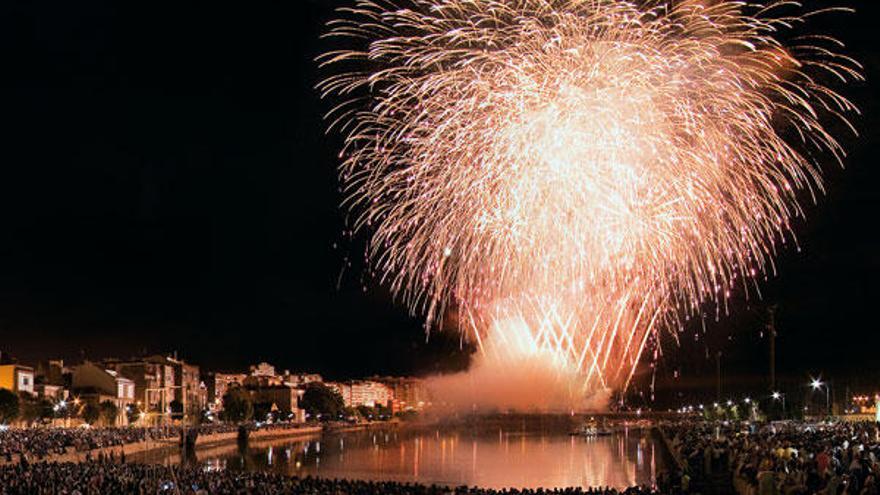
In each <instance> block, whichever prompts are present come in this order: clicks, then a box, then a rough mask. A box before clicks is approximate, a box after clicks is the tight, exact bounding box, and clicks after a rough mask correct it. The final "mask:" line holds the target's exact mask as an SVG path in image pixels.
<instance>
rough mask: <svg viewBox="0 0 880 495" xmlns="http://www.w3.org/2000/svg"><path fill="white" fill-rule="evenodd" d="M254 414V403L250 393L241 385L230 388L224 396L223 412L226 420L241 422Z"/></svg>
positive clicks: (223, 417) (222, 416)
mask: <svg viewBox="0 0 880 495" xmlns="http://www.w3.org/2000/svg"><path fill="white" fill-rule="evenodd" d="M253 416H254V403H253V401H252V400H251V396H250V394H248V393H247V391H246V390H244V389H242V388H241V387H233V388H230V389H229V391H227V392H226V395H224V396H223V414H222V415H221V418H222V419H223V420H225V421H232V422H235V423H239V422H241V421H247V420H249V419H251V418H252V417H253Z"/></svg>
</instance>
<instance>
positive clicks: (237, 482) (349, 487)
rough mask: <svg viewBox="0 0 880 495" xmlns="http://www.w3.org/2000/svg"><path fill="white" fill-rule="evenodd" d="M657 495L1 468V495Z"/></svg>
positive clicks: (90, 466)
mask: <svg viewBox="0 0 880 495" xmlns="http://www.w3.org/2000/svg"><path fill="white" fill-rule="evenodd" d="M111 493H119V494H122V493H125V494H139V495H147V494H150V495H152V494H181V495H208V494H223V495H227V494H230V495H233V494H247V495H276V494H279V495H280V494H288V495H539V494H540V495H656V494H658V493H659V492H657V491H655V490H654V489H653V488H650V487H643V488H639V487H635V488H629V489H626V490H622V491H618V490H615V489H613V488H592V489H588V488H563V489H538V490H532V489H525V490H517V489H507V490H493V489H485V488H470V487H458V488H450V487H443V486H437V485H421V484H413V483H398V482H377V481H356V480H342V479H320V478H295V477H288V476H284V475H281V474H275V473H266V472H239V471H206V470H204V469H197V468H192V467H167V466H157V465H146V464H127V463H123V462H117V461H116V459H113V460H111V459H109V458H105V459H103V461H101V462H97V461H95V462H82V463H23V464H15V465H7V466H2V467H0V495H24V494H28V495H30V494H39V495H98V494H111Z"/></svg>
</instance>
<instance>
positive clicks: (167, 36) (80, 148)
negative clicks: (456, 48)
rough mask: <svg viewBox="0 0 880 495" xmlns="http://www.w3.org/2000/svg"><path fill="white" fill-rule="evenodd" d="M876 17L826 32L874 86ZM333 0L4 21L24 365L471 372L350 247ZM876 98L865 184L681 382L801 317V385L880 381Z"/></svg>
mask: <svg viewBox="0 0 880 495" xmlns="http://www.w3.org/2000/svg"><path fill="white" fill-rule="evenodd" d="M873 3H874V2H872V1H870V0H863V1H858V0H852V1H851V2H850V3H849V4H850V5H853V6H856V7H857V8H859V14H857V15H850V16H839V17H838V20H837V21H833V23H832V24H827V25H825V26H823V27H824V28H827V30H828V31H830V32H832V33H833V34H835V35H837V36H839V37H840V38H842V39H843V40H844V41H845V42H846V43H847V44H848V45H849V47H850V48H849V52H850V53H852V54H854V55H855V56H856V57H857V58H858V59H859V60H861V61H862V62H864V63H865V64H866V67H867V69H866V71H867V74H868V76H869V80H870V81H871V82H872V83H873V82H876V81H880V74H878V70H877V69H878V67H880V66H878V62H880V61H878V54H877V51H876V50H877V46H880V34H878V29H877V28H876V25H877V16H876V13H875V7H871V5H872V4H873ZM333 4H334V2H331V1H329V0H328V1H319V0H310V1H306V0H287V1H283V2H282V1H271V2H248V3H238V4H237V5H227V2H173V3H170V5H167V6H166V5H162V4H161V3H158V4H157V3H147V4H139V5H135V4H133V3H132V2H110V1H107V2H95V1H81V2H69V1H52V2H47V1H39V0H29V1H18V0H7V1H5V2H2V3H0V23H2V24H0V43H2V46H3V52H2V72H0V73H2V83H0V84H2V89H0V101H2V105H0V115H2V120H3V122H4V129H3V134H2V135H3V138H4V139H3V140H2V141H0V144H2V148H0V150H2V151H0V349H2V350H3V351H7V352H11V353H12V354H15V355H17V356H19V357H20V358H21V359H23V360H34V359H39V358H45V357H52V356H55V355H61V356H65V357H67V358H68V359H72V358H75V357H77V356H80V355H81V352H82V351H83V350H84V351H85V354H86V355H87V356H89V357H95V358H98V357H104V356H107V355H114V356H128V355H132V354H136V353H139V352H142V351H143V350H146V351H150V352H155V351H171V350H179V351H180V353H181V354H182V355H183V356H184V357H186V358H187V359H189V360H191V361H193V362H196V363H197V364H201V365H203V366H204V367H206V368H214V369H216V368H221V369H231V368H236V367H242V366H245V365H247V364H249V363H252V362H254V361H257V360H269V361H271V362H274V363H276V364H277V365H278V366H280V367H285V368H291V369H303V370H316V371H320V372H323V373H326V374H329V375H331V376H357V375H363V374H372V373H425V372H429V371H432V370H436V369H449V368H455V367H458V366H461V364H462V362H463V359H464V358H463V356H464V354H463V353H461V352H459V351H458V338H457V337H456V336H455V335H446V336H442V335H441V336H439V337H438V336H436V335H435V336H434V337H433V338H432V339H431V341H430V343H428V344H425V337H424V333H423V331H422V328H421V323H420V321H419V320H417V319H413V318H409V317H408V316H407V314H406V312H405V310H403V309H401V308H400V307H399V306H398V305H395V304H394V302H393V301H392V299H391V297H390V296H389V295H388V294H387V293H386V292H385V291H384V290H382V289H381V288H376V287H374V284H372V283H371V282H369V281H367V282H366V284H365V283H364V282H363V280H362V277H361V275H360V272H361V270H360V268H359V266H358V265H359V264H360V259H361V258H362V248H361V246H360V245H359V244H358V243H357V242H348V241H346V240H343V238H342V236H341V232H342V230H343V229H344V222H343V215H342V214H341V213H340V212H339V210H338V208H337V205H338V203H339V193H338V189H337V187H338V186H337V182H336V178H335V177H336V176H335V163H336V159H335V156H336V152H337V151H338V148H339V143H338V141H337V140H336V139H335V138H332V137H325V136H324V134H323V127H324V124H323V122H322V120H321V117H320V115H321V113H322V111H323V110H326V105H325V104H323V103H321V102H319V101H318V98H317V96H316V93H315V91H314V90H313V86H314V85H315V83H316V82H317V81H318V80H319V78H320V76H319V75H318V73H317V69H316V67H315V63H314V62H313V59H314V57H315V56H316V55H317V54H318V53H320V52H321V51H322V50H323V49H325V48H326V45H323V46H322V43H324V42H322V41H321V40H319V38H318V37H319V34H320V33H321V32H322V31H323V23H324V22H325V21H326V20H328V19H329V18H330V17H331V13H332V6H333ZM871 87H872V86H871V85H870V83H869V84H868V85H857V86H855V87H854V88H853V89H852V90H851V91H850V92H848V93H847V94H849V95H851V96H852V97H853V98H854V99H855V100H856V102H857V103H858V104H859V105H860V106H861V107H862V109H863V110H864V111H865V116H864V117H863V118H861V119H859V120H858V121H857V126H858V128H859V130H860V131H861V133H862V136H861V137H860V138H859V139H847V140H846V142H847V143H848V146H849V148H850V149H851V150H852V153H851V155H850V157H849V159H848V160H847V169H846V170H845V171H841V170H839V169H837V168H835V167H834V166H833V164H829V167H828V174H827V175H828V179H829V183H830V187H829V193H828V195H827V196H826V197H823V198H821V199H820V200H819V204H818V205H816V206H809V207H808V208H807V210H808V213H809V217H810V218H809V220H810V221H809V222H808V223H806V224H802V225H798V226H797V231H798V234H799V239H800V242H801V246H802V251H801V252H797V251H796V250H795V249H793V248H792V249H789V250H788V252H786V253H785V254H784V255H783V256H782V257H781V258H780V263H779V270H778V275H777V276H776V277H773V278H771V279H770V280H769V281H768V282H767V283H765V284H764V285H763V289H764V296H765V297H764V300H763V301H757V302H755V301H753V302H752V303H750V304H746V303H744V302H742V303H738V304H736V305H735V307H734V309H733V311H732V314H731V316H730V317H728V318H727V319H725V320H724V321H723V322H722V323H718V324H716V323H714V322H710V324H709V325H708V327H707V328H708V332H709V336H708V337H707V338H701V340H700V341H699V342H694V334H695V333H694V332H695V328H699V326H698V325H697V326H695V327H694V328H689V329H688V331H687V332H686V333H685V335H683V336H682V341H683V342H684V344H683V346H682V348H681V349H676V347H675V346H674V345H667V346H666V348H665V350H666V352H667V358H666V360H665V361H664V365H663V367H662V370H663V371H662V373H665V374H667V375H669V374H670V373H671V370H674V369H681V371H682V373H684V374H685V375H686V376H688V377H692V378H693V379H694V380H698V379H699V378H700V377H704V378H705V377H707V376H711V373H710V374H708V375H707V373H709V372H708V371H707V369H709V368H711V369H712V370H714V367H713V366H714V364H713V363H714V361H707V360H706V350H707V347H706V346H707V345H708V346H709V347H710V348H712V349H713V351H712V352H714V349H715V348H721V347H723V349H724V352H725V355H726V356H727V357H726V358H725V366H726V367H729V370H730V371H729V372H730V373H731V376H736V375H742V376H745V375H760V374H762V373H764V371H765V369H766V366H765V362H764V360H765V356H766V340H763V339H761V337H760V333H759V331H760V327H761V318H762V315H763V308H764V307H765V306H767V305H768V304H778V305H779V317H778V328H779V332H780V338H779V341H778V342H779V366H780V371H781V372H783V373H788V374H791V375H798V374H803V373H806V372H807V371H810V370H816V371H817V372H818V371H819V370H822V371H824V372H825V373H826V374H834V373H837V374H838V375H839V376H844V375H852V374H853V373H851V372H852V371H853V370H859V372H860V374H861V375H863V376H864V375H865V374H866V373H868V374H870V376H872V377H876V378H880V373H878V372H875V371H874V370H876V369H878V367H880V358H878V357H876V356H877V354H878V350H880V332H878V331H877V330H878V328H877V327H878V326H877V324H876V315H877V307H878V301H880V297H878V296H880V288H878V286H877V283H876V281H877V280H878V274H880V233H878V221H877V214H878V213H880V208H878V206H880V193H878V187H877V184H878V180H877V179H878V174H880V173H878V169H877V167H876V166H875V163H874V160H875V156H877V151H878V150H877V145H878V135H877V131H878V124H877V110H878V108H877V104H876V101H875V96H874V94H873V93H874V92H873V91H872V89H871ZM347 259H351V260H352V261H353V262H354V265H355V266H353V267H351V268H348V269H347V270H346V271H345V273H344V274H343V275H342V277H341V278H340V271H341V269H342V268H343V266H345V264H346V260H347ZM338 280H341V283H340V284H339V286H338V287H337V282H338ZM365 285H366V286H367V287H369V289H367V290H364V286H365ZM728 337H729V338H728ZM707 363H708V364H707ZM710 365H711V366H710ZM707 366H709V368H707ZM670 376H671V375H670Z"/></svg>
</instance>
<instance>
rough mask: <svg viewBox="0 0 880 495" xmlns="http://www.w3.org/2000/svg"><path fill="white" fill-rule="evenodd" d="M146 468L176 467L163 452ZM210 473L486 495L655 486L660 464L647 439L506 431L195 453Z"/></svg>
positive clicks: (400, 433)
mask: <svg viewBox="0 0 880 495" xmlns="http://www.w3.org/2000/svg"><path fill="white" fill-rule="evenodd" d="M158 455H160V456H161V458H160V459H157V458H152V459H148V460H149V461H152V462H157V461H158V462H179V456H177V455H176V454H172V453H168V452H166V453H161V454H158ZM190 462H197V463H198V464H200V465H202V466H203V467H204V468H205V469H210V470H221V469H229V470H249V471H253V470H259V471H272V472H277V473H284V474H288V475H296V476H320V477H325V478H349V479H367V480H393V481H402V482H419V483H426V484H431V483H436V484H443V485H450V486H458V485H469V486H481V487H486V488H509V487H517V488H538V487H546V488H550V487H571V486H582V487H591V486H606V485H607V486H612V487H616V488H624V487H628V486H632V485H637V484H653V483H654V481H655V479H656V474H657V472H658V470H660V469H662V465H663V460H662V456H661V454H660V449H659V447H655V445H654V442H653V439H652V437H651V435H650V434H649V433H647V432H646V431H645V432H643V431H642V430H628V431H625V432H622V433H619V434H615V435H612V436H607V437H598V438H580V437H571V436H569V435H568V434H567V432H564V431H561V432H547V431H523V430H504V429H497V430H493V431H485V430H483V431H479V432H475V431H467V430H465V431H440V430H421V431H412V430H395V429H392V430H388V431H360V432H351V433H342V434H330V435H324V436H323V437H322V436H320V435H319V436H313V437H310V438H305V439H302V438H301V439H297V440H287V441H267V442H260V441H252V442H251V444H250V445H249V447H248V448H247V449H246V451H242V450H240V449H239V448H238V447H237V446H235V445H225V446H222V447H216V448H210V449H200V450H199V451H198V452H197V455H196V459H195V460H192V459H190Z"/></svg>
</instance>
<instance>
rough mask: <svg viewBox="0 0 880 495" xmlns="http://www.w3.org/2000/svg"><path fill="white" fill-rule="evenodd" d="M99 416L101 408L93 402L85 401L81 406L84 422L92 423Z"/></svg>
mask: <svg viewBox="0 0 880 495" xmlns="http://www.w3.org/2000/svg"><path fill="white" fill-rule="evenodd" d="M100 417H101V409H100V408H99V407H98V405H97V404H95V403H93V402H86V404H85V405H84V406H83V408H82V418H83V421H85V422H86V423H88V424H90V425H93V424H95V423H96V422H97V421H98V418H100Z"/></svg>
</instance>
